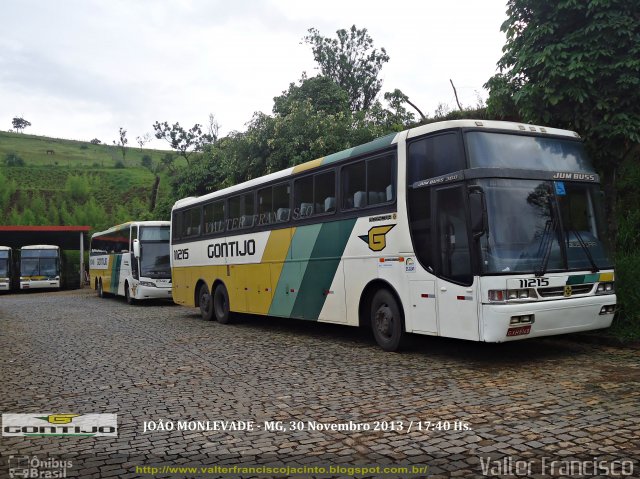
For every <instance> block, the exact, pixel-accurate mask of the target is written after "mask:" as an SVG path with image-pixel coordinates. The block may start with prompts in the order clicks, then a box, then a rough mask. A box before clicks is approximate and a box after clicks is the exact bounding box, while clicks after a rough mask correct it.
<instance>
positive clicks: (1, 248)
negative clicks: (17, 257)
mask: <svg viewBox="0 0 640 479" xmlns="http://www.w3.org/2000/svg"><path fill="white" fill-rule="evenodd" d="M8 249H9V250H10V249H11V248H9V247H8V246H0V251H6V250H8Z"/></svg>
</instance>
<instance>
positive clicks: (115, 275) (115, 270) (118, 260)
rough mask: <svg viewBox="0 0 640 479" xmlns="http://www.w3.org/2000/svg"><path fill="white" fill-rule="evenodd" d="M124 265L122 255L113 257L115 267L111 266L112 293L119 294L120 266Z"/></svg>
mask: <svg viewBox="0 0 640 479" xmlns="http://www.w3.org/2000/svg"><path fill="white" fill-rule="evenodd" d="M121 264H122V255H121V254H115V255H113V265H112V266H111V288H110V290H109V292H110V293H113V294H118V283H119V282H120V265H121Z"/></svg>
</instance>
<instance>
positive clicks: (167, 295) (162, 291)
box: [134, 285, 172, 299]
mask: <svg viewBox="0 0 640 479" xmlns="http://www.w3.org/2000/svg"><path fill="white" fill-rule="evenodd" d="M134 297H135V299H171V298H172V293H171V288H158V287H155V286H142V285H138V286H137V288H136V290H135V292H134Z"/></svg>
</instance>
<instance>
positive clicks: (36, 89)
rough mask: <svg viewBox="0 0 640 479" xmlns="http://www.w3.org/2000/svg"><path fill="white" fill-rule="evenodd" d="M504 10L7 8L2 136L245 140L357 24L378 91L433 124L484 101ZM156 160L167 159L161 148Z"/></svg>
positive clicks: (244, 0) (134, 4)
mask: <svg viewBox="0 0 640 479" xmlns="http://www.w3.org/2000/svg"><path fill="white" fill-rule="evenodd" d="M505 3H506V0H482V1H480V0H422V1H420V0H416V1H405V0H391V1H384V2H383V1H377V0H362V1H361V0H323V1H322V2H312V1H303V0H192V1H189V0H173V1H163V0H153V1H152V0H149V1H128V0H103V1H98V0H56V1H49V0H3V1H2V9H1V14H0V18H2V28H1V29H0V130H9V129H10V128H11V119H12V118H13V117H14V116H22V117H24V118H25V119H27V120H29V121H30V122H31V123H32V126H31V127H29V128H28V129H27V130H25V131H26V132H27V133H31V134H37V135H46V136H52V137H59V138H71V139H78V140H87V141H88V140H90V139H92V138H98V139H100V140H101V141H103V142H107V143H111V142H112V141H113V140H115V139H116V138H117V136H118V128H119V127H123V128H125V129H126V130H127V136H128V138H129V144H130V145H131V146H136V142H135V138H136V136H141V135H144V134H145V133H152V132H153V128H152V124H153V123H154V122H155V121H156V120H159V121H165V120H166V121H169V122H170V123H173V122H176V121H178V122H180V124H181V125H183V126H185V127H191V126H192V125H193V124H194V123H201V124H205V123H207V120H208V117H209V114H210V113H213V114H214V115H215V116H216V118H217V120H218V122H219V123H220V126H221V133H222V134H226V133H228V132H229V131H232V130H240V131H243V130H244V129H245V124H246V123H247V122H248V121H249V120H250V119H251V117H252V115H253V113H254V112H256V111H263V112H265V113H271V108H272V106H273V97H274V96H276V95H279V94H280V93H281V92H282V91H283V90H285V89H286V88H287V87H288V85H289V83H291V82H296V81H297V80H298V79H300V77H301V74H302V72H304V71H306V72H307V74H308V75H309V76H312V75H315V74H316V73H317V70H316V65H315V62H314V61H313V56H312V53H311V48H310V46H309V45H307V44H302V43H301V39H302V37H303V36H304V35H305V34H306V33H307V30H308V29H309V28H311V27H315V28H317V29H318V30H320V33H321V34H322V35H324V36H335V31H336V30H338V29H340V28H349V27H350V26H351V25H353V24H355V25H356V26H357V27H358V28H367V30H368V31H369V34H370V35H371V37H372V38H373V40H374V46H375V47H377V48H380V47H384V48H385V49H386V50H387V54H388V55H389V56H390V60H389V62H388V63H387V64H386V65H385V66H384V67H383V69H382V72H381V76H382V78H383V80H384V85H383V89H382V91H383V92H384V91H392V90H394V89H395V88H400V89H401V90H402V91H403V92H404V93H405V94H407V95H408V96H409V98H410V99H411V100H412V101H413V102H414V103H416V104H417V105H418V106H419V107H420V108H421V109H422V110H423V111H424V112H425V113H429V114H433V111H434V110H435V109H436V107H437V106H438V104H439V103H446V104H448V105H449V106H450V107H454V106H455V98H454V95H453V90H452V88H451V85H450V83H449V79H453V82H454V83H455V85H456V88H457V90H458V95H459V97H460V100H461V102H462V103H463V104H464V105H467V106H469V105H475V104H476V102H477V96H478V94H480V96H481V97H483V98H486V96H487V93H486V91H484V90H483V88H482V85H483V84H484V83H485V82H486V81H487V79H488V78H489V77H490V76H491V75H493V74H494V73H495V71H496V63H497V61H498V59H499V58H500V55H501V49H502V46H503V45H504V43H505V36H504V34H503V33H502V32H500V25H501V24H502V22H503V21H504V20H505V19H506V13H505V12H506V7H505ZM150 146H154V147H166V144H163V143H161V142H160V141H159V140H154V143H152V144H151V145H150Z"/></svg>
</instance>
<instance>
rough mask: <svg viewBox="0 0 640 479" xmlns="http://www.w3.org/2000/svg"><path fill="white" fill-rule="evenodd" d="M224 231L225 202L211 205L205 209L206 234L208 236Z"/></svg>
mask: <svg viewBox="0 0 640 479" xmlns="http://www.w3.org/2000/svg"><path fill="white" fill-rule="evenodd" d="M221 231H224V201H216V202H214V203H209V204H208V205H205V207H204V232H205V233H206V234H212V233H219V232H221Z"/></svg>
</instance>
